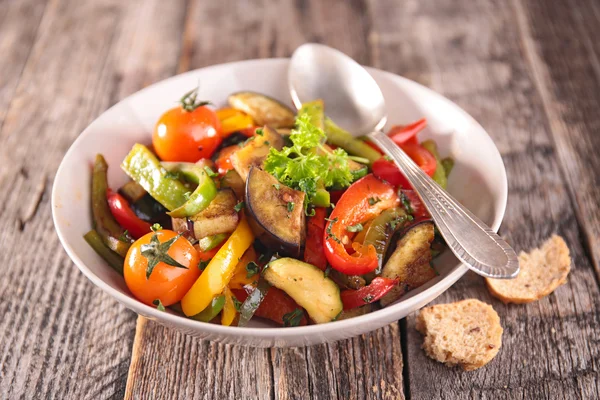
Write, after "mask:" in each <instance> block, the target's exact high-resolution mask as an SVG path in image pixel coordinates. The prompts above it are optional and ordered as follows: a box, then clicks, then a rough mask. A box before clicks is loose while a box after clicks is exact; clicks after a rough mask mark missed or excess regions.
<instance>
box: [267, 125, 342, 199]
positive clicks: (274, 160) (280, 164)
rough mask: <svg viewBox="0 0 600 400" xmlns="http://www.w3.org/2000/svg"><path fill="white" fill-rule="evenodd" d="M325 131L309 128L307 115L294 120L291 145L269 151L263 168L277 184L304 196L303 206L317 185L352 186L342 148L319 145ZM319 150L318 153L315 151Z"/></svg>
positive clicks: (313, 127) (313, 126)
mask: <svg viewBox="0 0 600 400" xmlns="http://www.w3.org/2000/svg"><path fill="white" fill-rule="evenodd" d="M324 139H325V132H323V130H322V129H320V128H319V127H317V126H315V125H313V124H312V123H311V121H310V116H309V115H307V114H303V115H301V116H299V117H298V118H297V119H296V127H295V128H294V129H293V130H292V132H291V134H290V140H291V142H292V146H289V147H284V148H283V149H281V150H277V149H275V148H271V150H270V152H269V156H268V157H267V159H266V161H265V164H264V168H265V171H267V172H269V173H270V174H271V175H273V176H274V177H276V178H277V179H278V180H279V181H280V182H281V183H283V184H285V185H287V186H290V187H292V188H294V189H296V190H300V191H303V192H304V193H306V198H307V204H308V203H311V202H312V200H313V198H314V196H315V194H316V193H317V186H318V184H317V183H322V184H323V186H325V187H333V186H335V187H339V188H343V187H347V186H349V185H350V184H351V183H352V179H353V177H352V172H351V171H350V166H349V165H348V161H349V158H348V157H349V156H348V154H347V153H346V152H345V151H344V150H343V149H340V148H338V149H335V150H331V149H328V148H327V147H325V146H323V141H324ZM318 150H320V151H318Z"/></svg>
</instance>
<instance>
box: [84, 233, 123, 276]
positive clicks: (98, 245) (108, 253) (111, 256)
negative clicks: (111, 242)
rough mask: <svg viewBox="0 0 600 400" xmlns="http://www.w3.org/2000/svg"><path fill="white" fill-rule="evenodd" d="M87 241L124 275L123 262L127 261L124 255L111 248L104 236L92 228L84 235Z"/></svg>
mask: <svg viewBox="0 0 600 400" xmlns="http://www.w3.org/2000/svg"><path fill="white" fill-rule="evenodd" d="M83 238H84V239H85V241H86V242H87V243H88V244H89V245H90V246H91V247H92V249H94V250H95V251H96V253H98V255H100V257H102V258H104V260H105V261H106V262H107V263H108V265H110V266H111V267H113V269H114V270H115V271H117V272H118V273H119V274H121V275H123V263H124V262H125V261H124V259H123V257H121V256H120V255H118V254H117V253H115V252H114V251H112V250H111V249H109V248H108V247H107V246H106V245H105V244H104V242H103V241H102V238H101V237H100V235H99V234H98V232H96V231H95V230H93V229H92V230H91V231H89V232H88V233H86V234H85V235H83Z"/></svg>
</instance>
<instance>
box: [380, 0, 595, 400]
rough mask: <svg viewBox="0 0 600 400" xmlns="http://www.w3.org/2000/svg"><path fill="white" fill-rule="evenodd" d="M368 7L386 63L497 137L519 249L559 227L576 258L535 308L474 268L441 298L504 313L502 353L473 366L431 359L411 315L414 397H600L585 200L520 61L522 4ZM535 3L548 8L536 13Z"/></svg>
mask: <svg viewBox="0 0 600 400" xmlns="http://www.w3.org/2000/svg"><path fill="white" fill-rule="evenodd" d="M371 4H372V6H373V10H372V15H373V18H374V25H375V26H376V30H377V32H376V33H375V35H374V36H372V37H371V40H372V43H373V44H374V45H376V47H377V50H376V51H377V54H379V55H380V65H381V66H382V67H383V68H385V69H388V70H391V71H393V72H398V73H401V74H405V75H408V76H412V77H413V78H417V79H418V80H420V81H421V82H423V83H425V84H427V85H429V86H431V87H432V88H433V89H435V90H437V91H439V92H442V93H443V94H445V95H446V96H448V97H450V98H451V99H453V100H454V101H456V102H457V103H458V104H459V105H461V106H462V107H464V108H465V109H466V110H467V111H468V112H470V113H471V114H472V115H473V116H474V117H475V118H476V119H478V120H479V121H480V122H481V123H482V124H483V126H484V127H486V128H487V129H488V132H490V134H491V135H492V137H493V138H494V140H495V142H496V144H497V145H498V147H499V149H500V151H501V153H502V155H503V158H504V161H505V164H506V167H507V172H508V180H509V200H508V209H507V213H506V219H505V222H504V224H503V227H502V229H501V232H502V234H503V235H504V236H505V237H507V238H508V239H509V241H510V242H511V243H513V245H515V247H516V248H517V249H518V250H521V249H527V248H530V247H532V246H537V245H538V244H539V243H540V242H541V240H542V239H544V238H546V237H547V236H549V235H550V234H551V233H552V232H555V231H557V232H558V233H559V234H561V235H563V236H565V238H566V240H567V242H568V244H569V247H570V248H571V251H572V256H573V260H574V263H573V271H572V273H571V275H570V277H569V282H568V283H567V284H566V285H565V286H562V287H560V288H559V289H558V290H557V291H556V292H555V293H554V294H553V295H551V296H549V297H548V298H546V299H543V300H541V301H539V302H537V303H533V304H531V305H525V306H504V305H502V304H501V303H500V302H498V301H495V300H493V299H491V298H490V296H489V295H488V294H487V292H486V291H485V289H484V288H483V281H482V279H481V278H479V277H476V276H474V275H473V274H469V275H468V276H467V277H465V278H464V279H463V280H461V281H460V282H459V283H458V284H457V285H455V286H454V287H453V288H452V289H451V290H449V291H448V292H446V293H445V294H444V295H442V296H441V298H440V299H439V302H447V301H453V300H458V299H463V298H468V297H475V298H479V299H483V300H484V301H487V302H490V303H491V304H493V305H494V307H495V308H496V310H497V311H498V312H499V314H500V316H501V319H502V324H503V326H504V328H505V334H504V338H503V339H504V344H503V349H502V350H501V352H500V353H499V355H498V356H497V358H496V359H495V360H493V361H492V362H491V363H490V364H489V365H488V366H487V367H485V368H483V369H481V370H478V371H476V372H473V373H465V372H461V371H460V370H457V369H454V370H450V369H447V368H446V367H444V366H443V365H441V364H439V363H436V362H434V361H432V360H430V359H428V358H427V357H426V356H425V355H424V353H423V352H422V351H421V350H420V345H421V343H422V338H421V336H420V335H419V334H418V333H417V332H416V330H415V329H414V316H413V317H409V318H408V323H407V325H408V327H407V335H406V337H405V340H406V341H407V350H408V355H407V359H405V362H406V363H407V364H408V376H409V382H408V387H409V393H410V396H411V398H414V399H420V398H423V399H429V398H452V399H454V398H472V397H474V398H515V397H519V398H586V395H588V397H587V398H595V397H598V383H597V382H598V376H599V375H598V373H599V372H598V363H599V362H600V352H599V347H598V341H597V338H598V337H600V324H599V318H600V317H599V314H598V309H599V306H600V295H599V292H598V286H597V284H596V280H595V277H594V273H593V269H592V267H591V265H590V260H589V259H588V257H586V255H585V252H584V250H583V248H582V244H581V241H582V238H581V237H580V234H579V226H578V224H577V220H576V215H575V212H574V211H573V209H574V207H576V206H577V204H573V203H572V202H571V200H570V198H569V195H568V188H567V187H566V185H565V184H564V183H563V181H562V175H561V170H560V167H559V163H558V157H557V150H556V148H555V146H554V143H553V137H552V136H551V134H550V133H549V132H550V131H551V130H552V129H553V128H554V126H553V124H552V122H549V120H548V118H547V115H546V113H545V109H544V105H543V102H542V96H540V93H539V91H538V87H537V86H536V83H535V80H536V75H535V74H536V73H537V72H538V71H535V70H533V69H532V68H531V66H530V65H529V64H528V63H527V61H526V59H524V57H523V55H524V54H527V52H528V51H530V50H531V49H529V48H527V47H525V46H524V45H523V36H522V35H523V33H522V31H521V28H522V27H521V26H520V25H519V24H518V23H517V19H518V18H519V15H518V14H519V11H518V10H515V9H514V8H513V4H511V3H508V2H472V1H438V0H436V1H433V0H431V1H408V2H404V3H403V6H402V7H397V4H396V3H392V2H372V3H371ZM540 4H541V2H540ZM547 4H548V3H547V2H544V5H547ZM540 7H541V6H540ZM535 11H539V10H537V9H536V10H532V11H531V14H532V15H533V14H536V12H535ZM537 15H539V14H537ZM539 18H540V21H539V23H538V24H539V26H540V27H544V26H554V24H553V23H552V22H551V20H552V17H550V16H544V17H541V16H540V17H539ZM557 25H558V23H557ZM540 29H541V28H540ZM554 44H556V45H558V44H557V42H554ZM548 45H549V46H551V45H552V44H551V43H550V44H548ZM557 48H558V47H557ZM402 55H406V57H402ZM564 62H565V63H568V62H569V60H568V59H565V60H564ZM537 79H539V77H538V78H537ZM542 79H545V77H543V78H542ZM583 129H585V128H582V132H587V133H584V134H586V135H590V133H589V131H583ZM559 151H560V150H559ZM583 179H586V178H583ZM588 193H589V192H588ZM595 338H596V339H595Z"/></svg>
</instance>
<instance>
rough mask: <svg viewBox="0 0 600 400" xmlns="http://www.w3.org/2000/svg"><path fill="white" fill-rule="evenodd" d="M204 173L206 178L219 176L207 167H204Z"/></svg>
mask: <svg viewBox="0 0 600 400" xmlns="http://www.w3.org/2000/svg"><path fill="white" fill-rule="evenodd" d="M204 171H206V173H207V174H208V176H210V177H211V178H214V177H216V176H219V174H217V173H216V172H215V171H213V170H212V168H211V167H209V166H208V165H205V166H204Z"/></svg>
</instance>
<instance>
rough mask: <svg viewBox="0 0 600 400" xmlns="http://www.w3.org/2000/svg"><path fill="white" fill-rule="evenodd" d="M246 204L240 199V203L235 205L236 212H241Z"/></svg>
mask: <svg viewBox="0 0 600 400" xmlns="http://www.w3.org/2000/svg"><path fill="white" fill-rule="evenodd" d="M245 206H246V204H245V203H244V202H243V201H240V202H239V203H237V204H236V205H235V207H233V209H234V210H235V211H236V212H240V211H241V210H242V209H243V208H244V207H245Z"/></svg>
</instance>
